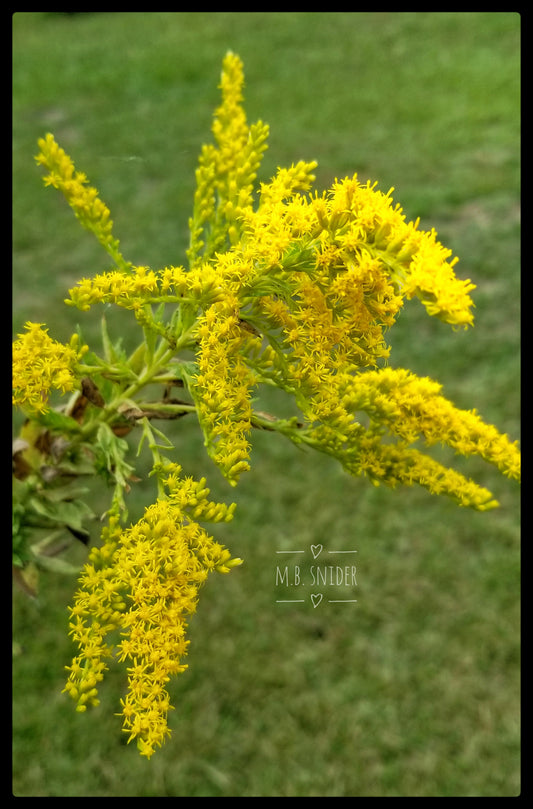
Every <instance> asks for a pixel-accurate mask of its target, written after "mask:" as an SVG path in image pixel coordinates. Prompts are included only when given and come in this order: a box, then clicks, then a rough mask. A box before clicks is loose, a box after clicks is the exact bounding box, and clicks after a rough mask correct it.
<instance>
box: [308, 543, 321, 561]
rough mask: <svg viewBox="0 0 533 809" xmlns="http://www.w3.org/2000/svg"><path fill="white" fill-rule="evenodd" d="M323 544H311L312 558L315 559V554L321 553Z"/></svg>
mask: <svg viewBox="0 0 533 809" xmlns="http://www.w3.org/2000/svg"><path fill="white" fill-rule="evenodd" d="M322 548H323V545H311V553H312V554H313V559H316V558H317V556H320V554H321V553H322Z"/></svg>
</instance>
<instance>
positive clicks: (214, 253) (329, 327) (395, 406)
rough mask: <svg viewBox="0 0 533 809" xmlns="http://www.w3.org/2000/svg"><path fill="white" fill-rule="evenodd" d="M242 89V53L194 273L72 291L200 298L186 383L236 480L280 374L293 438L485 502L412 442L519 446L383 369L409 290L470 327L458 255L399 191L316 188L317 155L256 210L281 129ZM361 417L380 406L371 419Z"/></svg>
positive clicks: (197, 218)
mask: <svg viewBox="0 0 533 809" xmlns="http://www.w3.org/2000/svg"><path fill="white" fill-rule="evenodd" d="M242 86H243V72H242V64H241V62H240V60H239V58H238V57H237V56H235V55H234V54H232V53H230V54H228V55H227V57H226V59H225V60H224V63H223V70H222V81H221V88H222V103H221V105H220V106H219V107H218V109H217V110H216V112H215V117H214V123H213V133H214V136H215V141H216V145H210V146H205V147H204V148H203V150H202V154H201V157H200V163H199V167H198V170H197V190H196V195H195V201H194V213H193V217H192V218H191V221H190V227H191V248H190V250H189V260H190V264H191V266H190V268H189V269H188V270H185V269H183V268H182V267H166V268H165V269H164V270H159V271H153V270H149V269H148V268H145V267H137V268H133V269H132V271H131V272H130V273H127V274H125V273H121V272H112V273H104V274H102V275H98V276H96V277H94V278H92V279H83V280H82V281H80V282H79V284H78V285H77V287H75V288H74V289H72V290H71V291H70V296H71V300H70V302H71V303H73V304H75V305H77V306H79V307H80V308H82V309H87V308H89V307H90V306H91V305H92V304H93V303H98V302H114V303H116V304H118V305H119V306H123V307H126V308H132V309H134V310H135V311H136V312H137V313H139V312H143V316H146V315H145V309H144V305H145V304H156V303H173V304H176V305H177V306H178V307H179V308H180V309H182V310H185V308H187V307H188V311H189V314H190V315H191V317H192V320H193V321H194V320H196V326H195V329H194V339H195V341H196V366H197V372H196V373H195V374H191V375H190V376H189V377H188V385H189V388H190V391H191V394H192V396H193V398H194V401H195V403H196V407H197V413H198V417H199V421H200V425H201V427H202V429H203V432H204V438H205V444H206V447H207V449H208V452H209V454H210V456H211V457H212V458H213V460H214V461H215V463H216V464H217V465H218V467H219V468H220V469H221V471H222V473H223V474H224V475H225V476H226V477H227V478H228V480H229V481H230V482H231V483H232V484H235V483H236V482H237V481H238V479H239V475H240V474H241V473H242V472H243V471H246V470H247V469H248V467H249V452H250V444H249V434H250V430H251V425H252V423H253V410H252V406H251V396H252V390H253V388H254V386H255V385H257V384H259V383H262V382H268V383H270V384H275V385H277V386H278V387H280V388H282V389H283V390H285V391H286V392H287V393H289V394H290V395H292V396H294V398H295V401H296V403H297V405H298V407H299V409H300V411H301V413H302V415H303V419H304V424H303V428H301V429H299V430H298V431H297V433H296V434H295V435H293V436H292V437H293V439H294V440H305V441H307V442H308V443H310V444H312V445H313V446H316V448H318V449H322V450H323V451H325V452H330V453H332V454H334V455H336V457H338V458H339V460H341V461H342V463H343V464H344V465H345V467H346V468H347V469H348V470H349V471H351V472H352V473H354V474H367V475H368V476H369V477H371V478H372V479H373V480H376V481H377V480H382V481H384V482H387V483H389V484H390V485H395V484H396V483H398V482H400V481H401V482H403V483H413V482H415V481H416V482H418V483H420V484H421V485H423V486H427V488H428V489H429V490H430V491H432V492H434V493H444V492H446V493H449V494H451V495H452V496H454V497H456V499H457V500H458V501H459V502H461V503H469V504H470V505H473V506H475V507H486V504H487V503H489V502H492V501H491V500H490V495H489V494H488V493H487V492H485V490H480V489H478V488H476V486H475V484H470V483H469V482H467V481H466V480H465V479H464V478H462V477H461V476H460V475H459V474H458V473H453V474H452V473H451V472H448V471H447V470H444V468H443V467H442V466H440V465H439V464H438V463H437V462H434V461H433V460H432V459H431V458H426V456H424V455H423V454H422V453H421V452H419V451H418V450H414V449H413V448H412V447H411V446H410V445H411V444H412V443H413V442H414V441H416V440H417V439H418V438H422V439H423V440H424V441H425V443H426V444H427V445H428V446H429V445H431V444H433V443H435V442H437V441H440V442H443V443H446V444H448V445H450V446H452V447H453V448H454V449H456V451H457V452H461V453H463V454H479V455H481V456H482V457H484V458H485V459H486V460H488V461H489V462H491V463H495V464H496V465H497V466H498V468H500V469H502V471H504V472H505V473H506V474H511V475H512V476H516V475H517V462H518V461H517V459H518V450H517V448H516V446H515V445H513V444H511V443H510V442H509V440H508V439H507V438H506V436H500V435H499V433H498V431H497V430H496V429H495V428H493V427H488V426H487V425H485V424H483V422H482V421H481V419H480V418H479V417H478V416H477V415H475V413H465V412H462V411H458V410H457V409H456V408H455V407H454V406H453V405H452V404H451V403H449V402H446V400H445V399H444V397H442V396H441V395H440V394H438V390H439V389H438V386H437V388H436V387H435V383H430V382H429V381H428V380H419V379H417V378H416V377H414V376H413V375H412V374H407V372H401V371H391V370H390V369H388V368H384V367H382V368H379V365H382V364H383V363H385V362H386V361H387V360H388V357H389V355H390V346H389V345H388V343H387V339H386V336H387V332H388V331H389V329H390V328H391V326H393V325H394V323H395V320H396V317H397V316H398V313H399V312H400V310H401V308H402V306H403V305H404V301H405V300H407V299H410V298H412V297H418V298H419V299H420V300H421V302H422V304H423V305H424V306H425V308H426V310H427V311H428V313H429V314H430V315H432V316H435V317H438V318H440V319H442V320H444V321H445V322H447V323H449V324H451V325H452V326H453V327H459V326H463V327H465V328H466V327H467V326H469V325H471V324H472V322H473V316H472V308H473V303H472V300H471V298H470V294H469V293H470V292H471V291H472V289H474V284H472V282H471V281H470V280H461V279H459V278H457V277H456V275H455V271H454V268H455V265H456V263H457V259H456V258H453V257H452V254H451V251H450V250H448V249H447V248H445V247H444V246H443V245H442V244H440V242H439V241H438V240H437V238H436V233H435V231H434V230H431V231H429V232H426V231H422V230H420V229H419V222H418V221H416V222H407V221H406V218H405V216H404V214H403V212H402V209H401V208H400V206H399V205H397V204H395V203H394V202H393V199H392V196H391V194H392V189H391V190H390V191H389V192H388V193H386V194H385V193H383V192H381V191H380V190H379V189H378V188H377V187H376V184H375V183H371V182H370V181H369V182H366V183H360V182H359V180H358V178H357V175H354V176H353V177H351V178H345V179H343V180H340V181H339V180H336V181H335V182H334V183H333V185H332V187H331V189H330V190H329V191H328V192H324V193H323V194H322V195H317V194H316V193H315V194H313V193H311V187H312V184H313V181H314V179H315V178H314V174H313V172H314V170H315V168H316V164H315V163H314V162H307V163H306V162H303V161H301V162H299V163H296V164H294V165H292V166H290V167H289V168H287V169H278V171H277V173H276V175H275V176H274V177H273V178H272V180H271V181H270V182H266V183H262V184H261V185H260V194H259V199H258V204H257V206H255V207H254V205H253V204H252V189H253V183H254V179H255V176H256V173H257V170H258V167H259V165H260V162H261V158H262V155H263V152H264V149H265V148H266V136H267V134H268V129H267V127H265V126H264V125H263V124H262V123H261V122H258V124H256V125H255V127H248V126H247V124H246V116H245V114H244V110H243V109H242ZM183 320H185V318H183ZM189 322H190V318H189ZM143 324H144V321H143ZM161 333H162V332H161ZM168 336H169V339H170V335H168ZM358 413H364V414H367V415H366V416H365V417H364V418H363V421H364V420H365V419H367V417H370V422H371V428H370V429H369V430H367V429H366V428H363V427H362V426H361V424H360V423H359V421H360V416H358ZM385 434H386V435H387V436H388V438H387V442H389V443H387V442H383V440H382V437H383V436H384V435H385ZM391 436H392V437H393V439H394V442H395V443H394V445H392V446H391V445H390V438H391ZM461 486H463V488H464V491H463V492H461Z"/></svg>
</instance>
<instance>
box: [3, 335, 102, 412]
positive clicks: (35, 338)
mask: <svg viewBox="0 0 533 809" xmlns="http://www.w3.org/2000/svg"><path fill="white" fill-rule="evenodd" d="M87 350H88V347H87V346H81V347H79V345H78V336H77V335H73V336H72V339H71V341H70V345H63V344H62V343H58V342H57V341H56V340H53V339H52V338H51V337H50V336H49V335H48V329H45V328H43V325H42V324H41V323H30V322H28V323H26V332H25V333H23V334H19V335H18V339H17V340H15V342H14V343H13V404H15V405H19V406H22V407H26V408H28V410H30V411H34V412H36V413H46V412H47V411H48V410H49V405H48V397H49V395H50V392H51V391H52V390H59V391H61V392H62V393H65V392H66V391H71V390H74V388H75V386H76V366H77V364H78V362H79V361H80V360H81V358H82V356H83V354H85V353H86V351H87Z"/></svg>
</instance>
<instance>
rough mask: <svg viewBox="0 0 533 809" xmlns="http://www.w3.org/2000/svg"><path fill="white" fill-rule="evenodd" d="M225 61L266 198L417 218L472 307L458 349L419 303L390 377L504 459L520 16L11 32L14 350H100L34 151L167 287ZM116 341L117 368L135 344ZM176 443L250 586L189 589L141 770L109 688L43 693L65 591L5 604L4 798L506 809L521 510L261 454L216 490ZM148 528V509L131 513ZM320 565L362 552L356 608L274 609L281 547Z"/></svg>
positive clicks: (478, 469)
mask: <svg viewBox="0 0 533 809" xmlns="http://www.w3.org/2000/svg"><path fill="white" fill-rule="evenodd" d="M228 49H232V50H234V51H235V52H237V53H238V54H239V55H240V56H241V58H242V59H243V61H244V65H245V75H246V82H247V85H246V109H247V112H248V117H249V121H250V122H253V121H254V120H257V118H262V119H263V120H266V121H267V122H268V123H269V124H270V126H271V139H270V149H269V151H268V152H267V155H266V157H265V161H264V169H263V179H266V178H268V177H269V176H271V174H272V173H273V172H274V171H275V169H276V166H277V165H287V164H290V163H291V162H293V161H297V160H299V159H306V160H311V159H316V160H318V163H319V169H318V171H317V188H318V189H322V188H323V187H325V186H327V185H329V184H330V183H331V182H332V180H333V179H334V178H335V177H343V176H345V175H346V174H352V173H353V172H354V171H357V172H358V173H359V175H360V177H362V178H363V179H367V178H368V177H370V178H372V179H374V180H377V181H378V182H379V185H380V187H381V188H382V189H383V190H385V191H386V190H388V189H389V187H390V186H391V185H394V186H395V189H396V190H395V192H394V198H395V200H396V201H398V202H400V204H401V205H402V207H403V208H404V210H405V212H406V214H407V216H408V218H409V219H414V218H416V217H417V216H421V218H422V226H423V227H424V228H425V229H429V228H431V227H432V226H435V227H436V228H437V231H438V233H439V236H440V238H441V240H442V241H443V242H444V244H446V245H447V246H449V247H451V248H452V249H453V251H454V253H455V254H457V255H459V256H460V257H461V261H460V264H459V266H458V273H459V274H460V275H461V276H463V277H470V278H472V279H473V281H474V282H475V283H476V284H477V287H478V288H477V290H476V291H475V293H474V296H475V301H476V306H477V308H476V327H475V329H474V330H471V331H470V332H457V333H454V332H453V331H451V330H450V329H449V328H448V327H446V326H444V325H443V324H441V323H438V322H433V321H432V320H430V319H429V318H427V316H426V315H425V314H424V312H423V311H422V308H421V307H419V306H418V305H417V304H416V303H412V304H411V305H410V306H408V307H407V308H406V310H405V312H404V313H403V314H402V317H401V319H400V322H399V323H398V325H397V326H396V327H395V330H394V332H393V333H392V335H391V339H392V345H393V352H392V357H391V359H392V363H393V364H394V365H395V366H405V367H409V368H410V369H412V370H414V371H416V372H417V373H420V374H424V375H429V376H433V377H434V378H437V379H439V380H440V381H441V382H442V383H443V384H444V391H445V393H446V394H447V395H448V396H449V397H450V398H451V399H452V400H453V401H455V403H456V404H458V405H459V406H461V407H465V408H472V407H475V408H477V409H478V410H479V411H480V412H481V414H482V415H483V416H484V417H485V418H486V419H487V420H488V421H490V422H492V423H495V424H496V425H497V426H498V427H499V428H500V429H501V430H502V431H504V432H508V433H509V434H510V435H511V436H512V437H513V438H517V437H518V431H519V417H520V414H519V389H518V385H519V324H518V319H519V296H520V285H519V209H518V206H519V170H520V169H519V63H520V53H519V49H520V17H519V16H518V15H517V14H516V13H514V12H509V13H507V12H465V13H462V12H352V13H340V12H335V13H327V12H319V13H312V12H286V13H283V12H270V13H267V12H260V13H249V12H246V13H232V12H224V13H223V12H216V13H203V12H196V13H182V12H180V13H174V12H157V13H148V12H142V13H137V12H120V13H118V12H115V13H100V12H93V13H79V14H70V15H68V14H57V13H44V12H43V13H37V12H36V13H17V14H15V16H14V19H13V51H14V70H13V170H14V194H13V212H14V225H13V245H14V255H13V268H14V275H13V289H14V308H13V312H14V314H13V331H14V333H16V332H18V331H20V330H21V328H22V326H23V324H24V322H25V321H26V320H28V319H30V320H34V321H38V322H46V323H47V324H48V325H49V326H50V327H51V333H52V334H53V336H55V337H56V338H57V339H67V338H68V337H69V336H70V334H71V332H72V330H73V329H74V328H75V326H76V323H77V322H78V319H79V318H82V319H81V320H79V322H80V323H81V325H82V328H83V331H84V334H85V335H86V337H89V338H92V337H93V336H94V335H96V334H97V331H98V322H97V321H98V318H97V317H94V316H93V317H91V316H87V315H85V316H84V315H81V314H80V313H79V312H74V311H73V310H71V309H70V308H68V307H65V306H64V305H63V304H62V300H63V298H64V297H65V292H66V290H67V289H68V287H69V286H72V285H73V284H74V283H75V282H76V281H77V280H78V279H79V278H81V277H82V276H86V275H89V274H92V273H94V272H96V271H101V270H103V269H105V268H106V266H107V265H106V261H105V256H104V254H103V253H102V251H101V249H100V248H99V247H98V245H97V244H93V241H92V239H91V237H90V236H89V235H88V234H86V233H85V232H83V231H82V230H81V229H80V227H79V225H78V224H77V222H76V221H75V219H74V217H73V216H72V214H71V212H70V211H69V210H68V207H67V206H66V204H65V203H64V201H63V200H62V199H61V198H60V197H59V195H58V194H57V193H56V192H53V191H50V190H46V189H44V188H43V186H42V181H41V172H40V171H39V170H38V169H37V168H36V167H35V165H34V161H33V155H34V154H35V153H36V151H37V149H36V141H37V138H38V137H40V136H41V135H43V134H44V133H45V132H47V131H52V132H53V133H54V134H55V136H56V138H57V140H58V141H59V143H60V144H61V145H62V146H63V147H64V148H65V149H66V151H67V152H68V153H69V154H70V155H71V157H72V158H73V159H74V161H75V163H76V165H77V167H78V168H79V169H80V170H82V171H84V172H86V173H87V174H88V176H89V178H90V180H91V183H92V184H94V185H96V187H97V188H98V189H99V190H100V193H101V196H102V198H103V199H104V200H105V202H106V203H107V204H108V206H109V207H110V209H111V212H112V216H113V219H114V222H115V234H116V235H117V236H118V238H119V239H120V240H121V248H122V252H123V253H124V255H125V256H126V257H127V258H128V259H130V260H132V261H133V262H135V263H138V264H142V263H146V264H149V265H151V266H153V267H160V266H164V265H165V264H171V263H173V264H180V263H182V262H183V261H184V256H183V251H184V249H185V248H186V246H187V218H188V216H189V212H190V205H191V200H192V191H193V184H194V169H195V167H196V159H197V155H198V153H199V150H200V146H201V144H202V143H203V142H204V141H206V140H207V139H208V138H209V137H210V124H211V117H212V112H213V109H214V107H215V106H216V105H217V103H218V98H219V96H218V89H217V83H218V78H219V74H220V64H221V60H222V57H223V55H224V53H225V52H226V50H228ZM111 322H112V326H113V328H114V329H115V333H116V334H118V333H121V334H122V336H123V339H124V341H125V342H126V344H128V341H129V340H131V339H132V337H131V332H129V331H128V329H129V323H128V321H127V320H126V319H124V320H123V319H121V318H119V317H116V316H115V315H113V318H112V321H111ZM269 404H270V405H272V406H274V407H275V406H276V402H275V401H274V402H269ZM191 425H192V422H191V423H190V424H189V423H188V422H187V419H183V420H180V421H179V422H177V424H176V427H175V440H176V445H177V447H178V450H179V462H180V463H182V464H183V466H184V468H185V470H186V472H187V473H188V474H195V475H198V476H201V475H204V474H207V475H208V478H209V481H210V485H211V489H212V492H213V495H214V497H220V498H223V499H226V500H231V499H234V498H235V499H237V502H238V504H239V508H238V510H237V515H236V518H235V520H234V521H233V523H231V524H230V525H228V526H224V527H223V528H222V529H221V530H220V531H217V538H220V540H221V541H223V542H226V543H227V544H228V545H229V547H230V548H231V550H232V552H233V553H234V555H237V556H241V557H243V558H244V559H245V565H243V566H242V567H241V568H239V569H238V570H236V571H234V572H233V573H232V574H231V575H230V576H227V577H218V578H215V579H212V580H211V581H210V583H209V584H208V586H207V587H206V588H205V590H204V591H203V593H202V597H201V600H200V605H199V610H198V613H197V615H196V616H194V619H193V620H192V622H191V626H190V638H191V646H190V654H189V657H188V663H189V666H190V668H189V669H188V670H187V672H186V673H184V674H183V675H181V676H180V678H179V679H178V680H177V681H176V682H175V684H174V685H173V687H172V696H173V701H174V705H175V706H176V710H175V711H174V712H173V713H172V714H171V716H170V722H171V726H172V728H173V735H172V738H171V739H170V741H169V742H168V743H167V744H166V746H165V747H164V748H163V749H162V750H161V751H160V752H158V753H157V754H156V755H155V756H154V758H153V759H152V760H151V761H150V762H147V761H145V760H143V759H141V758H140V757H139V755H138V753H137V751H136V749H135V748H134V747H133V745H130V746H129V747H127V746H126V745H125V738H124V736H125V734H122V733H121V730H120V719H119V718H118V717H117V716H114V715H113V714H114V712H115V711H116V710H117V709H118V705H119V698H120V696H121V694H122V688H123V678H122V672H121V671H120V670H119V669H118V668H117V670H114V671H112V672H110V673H109V676H108V679H107V682H106V683H104V686H103V688H102V689H101V697H102V704H101V707H100V708H99V709H97V710H96V711H95V712H94V713H92V714H87V715H84V716H83V715H79V714H76V713H75V712H74V710H73V707H72V705H71V703H70V701H69V700H67V698H66V697H65V696H64V695H61V693H60V691H61V688H62V687H63V682H64V681H63V667H64V665H65V664H68V662H69V659H70V656H71V654H72V647H71V643H70V641H69V639H68V637H67V633H66V604H67V603H68V602H69V600H70V597H71V594H72V592H73V590H74V588H75V582H74V581H73V580H70V579H68V578H67V579H58V578H57V577H56V576H52V575H49V574H47V575H44V576H43V580H42V590H41V595H40V597H39V601H38V603H33V602H29V601H28V600H26V599H25V598H24V597H22V596H21V595H20V593H18V592H16V593H15V594H14V636H15V640H16V642H17V644H18V647H17V648H18V651H19V653H18V654H17V655H16V656H15V658H14V677H13V683H14V707H13V729H14V742H13V747H14V786H13V791H14V793H15V795H17V796H56V797H66V796H80V797H95V796H108V797H120V796H133V797H135V796H137V797H145V796H154V797H162V796H175V797H178V796H194V797H199V796H213V797H215V796H236V797H267V796H272V797H284V796H289V797H296V796H300V797H307V796H331V797H335V796H336V797H342V796H357V797H362V796H373V797H400V796H404V797H405V796H408V797H416V796H424V797H446V796H454V797H458V796H470V797H474V796H480V797H481V796H482V797H489V796H494V797H501V796H513V795H516V794H517V793H518V792H519V790H520V784H519V493H518V490H517V487H516V486H515V485H514V484H511V483H509V482H508V481H506V480H505V479H503V478H501V477H500V476H499V475H498V474H497V473H495V472H493V471H492V469H491V468H488V467H486V466H485V465H484V464H483V463H481V462H479V463H478V462H476V461H473V462H471V461H470V462H468V463H465V464H464V465H462V466H461V468H463V469H465V470H467V471H468V472H469V473H471V474H472V475H473V476H475V477H476V478H477V479H478V480H479V481H480V482H482V483H483V484H484V485H486V486H487V487H488V488H490V489H491V490H492V491H493V492H494V494H495V495H496V497H497V498H498V499H499V500H500V503H501V508H500V509H499V510H497V511H495V512H490V513H488V514H477V513H470V512H468V511H464V510H461V509H458V508H457V507H455V506H454V505H452V504H451V503H449V502H447V501H445V500H443V501H442V502H441V501H440V500H438V499H436V498H431V497H429V496H428V495H426V494H425V493H424V492H423V491H419V490H413V491H410V490H405V491H388V490H384V489H381V488H378V489H374V488H373V487H371V486H370V485H368V483H366V482H365V481H360V480H353V479H350V478H348V477H347V476H346V475H344V473H343V472H342V470H340V468H338V467H337V465H336V464H335V463H333V462H330V461H329V460H328V459H326V458H321V457H315V456H311V455H308V454H307V455H303V454H302V453H301V452H299V451H298V450H296V449H294V448H293V447H292V446H289V445H287V446H286V445H285V444H283V443H279V442H276V441H274V442H272V441H271V436H270V435H268V434H258V435H257V436H254V440H255V446H254V455H253V469H252V471H251V473H249V475H248V476H247V477H246V478H245V479H243V480H242V483H241V484H240V485H239V487H238V488H237V491H233V490H231V491H228V489H229V487H227V486H225V484H224V483H223V482H222V481H221V480H220V478H219V476H218V473H217V471H216V470H215V469H214V468H210V466H209V462H208V461H207V460H206V458H205V456H204V450H203V447H202V442H201V439H200V437H199V435H197V434H196V433H195V431H194V430H192V431H191V430H188V428H189V427H190V426H191ZM191 432H192V433H194V434H189V433H191ZM140 492H141V493H142V494H143V496H144V497H149V496H151V495H150V493H149V492H148V488H147V487H144V486H142V485H141V486H140ZM135 509H137V514H135V513H134V512H135ZM141 509H142V498H140V497H139V495H137V496H136V497H135V503H134V504H133V505H132V516H134V517H136V516H138V513H140V510H141ZM319 543H320V544H323V545H324V548H325V549H337V550H338V549H343V548H347V547H352V548H353V547H356V548H357V550H358V554H357V584H358V587H357V599H358V601H357V604H355V605H354V604H351V605H347V604H343V605H340V604H326V603H325V602H323V603H322V604H321V605H320V606H319V607H317V608H316V609H313V607H312V605H311V604H308V603H307V602H306V603H305V605H304V604H296V605H287V604H278V603H276V598H279V597H280V588H279V586H278V587H276V583H275V571H276V565H278V564H279V560H280V558H283V557H280V556H279V555H276V551H277V550H283V549H285V550H286V549H292V548H298V547H299V548H309V546H310V545H312V544H319ZM285 558H287V557H285ZM80 560H81V557H80ZM291 561H294V559H291Z"/></svg>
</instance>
